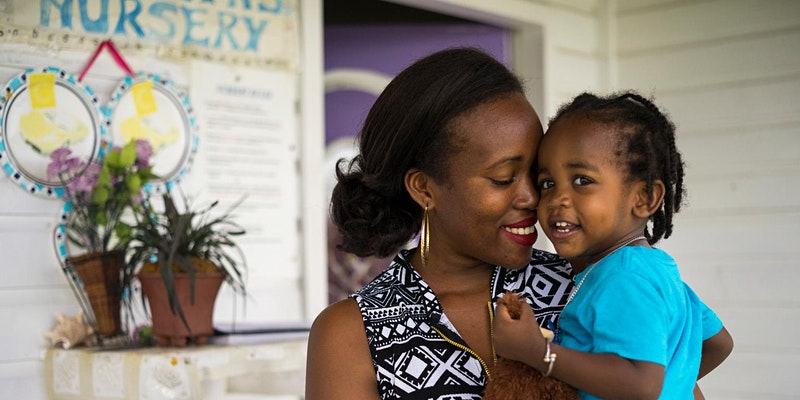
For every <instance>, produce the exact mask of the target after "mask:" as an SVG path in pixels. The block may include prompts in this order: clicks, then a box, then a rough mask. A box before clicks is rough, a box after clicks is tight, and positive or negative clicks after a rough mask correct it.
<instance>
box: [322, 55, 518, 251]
mask: <svg viewBox="0 0 800 400" xmlns="http://www.w3.org/2000/svg"><path fill="white" fill-rule="evenodd" d="M511 93H523V89H522V84H521V83H520V81H519V79H518V78H517V77H516V76H515V75H514V74H513V73H512V72H510V71H509V70H508V68H506V67H505V66H504V65H503V64H502V63H500V62H498V61H497V60H495V59H494V58H492V57H491V56H489V55H487V54H486V53H484V52H482V51H480V50H477V49H473V48H451V49H447V50H443V51H439V52H436V53H433V54H431V55H429V56H426V57H424V58H421V59H419V60H417V61H416V62H414V63H413V64H412V65H411V66H409V67H408V68H406V69H405V70H403V71H402V72H400V74H398V75H397V76H396V77H395V78H394V79H393V80H392V81H391V82H390V83H389V85H388V86H387V87H386V89H385V90H384V91H383V92H382V93H381V95H380V96H378V99H377V100H376V101H375V104H374V105H373V106H372V108H371V109H370V110H369V113H368V114H367V118H366V120H365V121H364V125H363V127H362V129H361V133H360V135H359V154H358V155H357V156H356V157H355V158H353V160H352V161H351V162H350V163H346V162H345V160H339V162H338V164H337V168H336V177H337V179H338V183H337V184H336V187H335V188H334V189H333V194H332V196H331V217H332V218H333V222H334V223H335V224H336V226H337V228H338V229H339V232H340V233H341V235H342V243H341V244H340V245H339V248H340V249H341V250H344V251H346V252H349V253H353V254H356V255H358V256H361V257H365V256H371V255H377V256H380V257H386V256H388V255H391V254H392V253H394V252H396V251H397V250H398V249H399V248H401V247H402V246H403V245H404V244H406V243H407V242H408V241H409V240H411V239H412V238H413V237H414V235H415V234H416V233H417V231H419V228H420V224H421V220H422V213H423V210H422V208H421V207H420V206H419V205H418V204H417V203H416V202H414V200H413V199H412V198H411V196H410V195H409V193H408V191H407V190H406V187H405V183H404V179H405V174H406V172H407V171H408V170H410V169H412V168H417V169H419V170H420V171H422V172H424V173H425V174H427V175H429V176H431V177H432V178H433V179H434V180H435V181H437V182H446V181H447V179H448V178H449V176H450V174H449V167H450V165H449V160H450V159H451V158H452V157H453V155H455V154H458V152H459V151H461V146H462V144H460V143H462V142H460V141H459V140H458V137H457V132H456V130H457V126H456V125H457V124H454V123H453V121H454V120H455V119H456V118H458V117H459V116H462V115H464V114H465V113H467V112H469V111H471V110H473V109H475V108H476V107H477V106H479V105H481V104H484V103H486V102H489V101H491V100H494V99H496V98H499V97H502V96H505V95H509V94H511ZM486 134H491V132H486Z"/></svg>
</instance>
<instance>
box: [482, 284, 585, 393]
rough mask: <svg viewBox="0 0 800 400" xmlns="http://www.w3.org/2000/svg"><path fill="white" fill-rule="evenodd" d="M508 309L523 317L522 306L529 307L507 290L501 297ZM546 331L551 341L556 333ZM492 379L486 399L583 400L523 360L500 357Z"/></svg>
mask: <svg viewBox="0 0 800 400" xmlns="http://www.w3.org/2000/svg"><path fill="white" fill-rule="evenodd" d="M497 302H498V303H500V304H503V305H504V306H506V308H508V313H509V314H510V315H511V318H513V319H519V316H520V312H521V310H522V307H523V306H525V307H527V306H528V303H526V302H525V301H524V300H522V298H521V297H520V296H519V295H518V294H516V293H513V292H506V294H505V295H503V297H501V298H499V299H498V300H497ZM542 334H543V335H544V336H545V337H546V338H548V340H551V339H552V338H553V332H552V331H550V330H548V329H542ZM491 377H492V379H491V380H489V381H488V382H487V383H486V389H485V390H484V392H483V400H516V399H526V400H573V399H574V400H580V396H578V392H576V391H575V389H574V388H572V387H571V386H569V385H567V384H566V383H564V382H561V381H559V380H557V379H554V378H552V377H549V376H542V373H541V372H539V371H538V370H537V369H535V368H533V367H531V366H529V365H527V364H525V363H521V362H519V361H513V360H507V359H504V358H500V359H498V360H497V362H496V363H495V365H494V367H493V368H492V370H491Z"/></svg>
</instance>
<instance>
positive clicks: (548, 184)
mask: <svg viewBox="0 0 800 400" xmlns="http://www.w3.org/2000/svg"><path fill="white" fill-rule="evenodd" d="M554 185H555V183H554V182H553V181H552V180H551V179H543V180H541V181H539V187H540V188H541V189H543V190H544V189H550V188H552V187H553V186H554Z"/></svg>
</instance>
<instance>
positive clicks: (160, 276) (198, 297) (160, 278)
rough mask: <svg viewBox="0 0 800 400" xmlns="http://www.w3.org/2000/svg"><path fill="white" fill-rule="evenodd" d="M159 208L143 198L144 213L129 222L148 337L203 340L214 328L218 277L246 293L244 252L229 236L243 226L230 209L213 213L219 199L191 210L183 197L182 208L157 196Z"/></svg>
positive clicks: (162, 341)
mask: <svg viewBox="0 0 800 400" xmlns="http://www.w3.org/2000/svg"><path fill="white" fill-rule="evenodd" d="M162 200H163V204H162V205H161V206H162V208H163V211H161V212H156V211H155V207H153V204H152V203H151V202H150V200H146V205H147V207H146V208H147V210H148V211H147V212H144V213H142V214H140V215H138V216H137V221H136V223H135V225H133V226H131V227H130V242H129V246H128V251H129V255H130V258H129V261H128V262H129V264H130V265H131V266H133V267H136V266H138V265H140V264H141V265H142V267H141V268H140V270H139V272H138V273H137V274H136V276H137V277H138V279H139V281H140V282H141V284H142V292H143V293H144V297H145V298H146V299H147V303H148V304H149V310H150V315H151V317H152V321H153V336H154V339H155V340H156V343H158V344H159V345H161V346H166V345H173V346H185V345H186V344H187V343H188V342H192V343H195V344H204V343H205V342H206V341H207V339H208V336H210V335H211V334H212V333H213V321H212V318H213V311H214V301H215V299H216V296H217V292H218V290H219V288H220V286H221V284H222V282H223V281H226V282H228V283H229V284H230V285H231V287H232V288H233V289H234V291H235V292H236V293H238V294H241V295H244V294H245V284H244V275H243V274H244V271H245V270H246V262H245V258H244V254H243V252H242V251H241V249H240V248H239V246H238V245H237V244H236V243H235V242H234V241H233V237H234V236H239V235H243V234H244V233H245V231H244V229H243V228H242V227H241V226H239V225H238V224H236V223H235V222H233V220H232V217H231V212H232V210H233V209H234V208H235V207H236V206H237V205H238V203H237V204H236V205H234V206H233V207H232V208H231V209H230V210H228V211H227V212H224V213H222V214H219V215H215V213H214V211H215V207H216V206H217V205H218V202H214V203H212V204H211V205H210V206H208V207H207V208H204V209H201V210H193V209H192V208H191V206H190V205H189V204H188V202H187V201H186V198H185V197H184V198H183V200H184V201H183V204H182V210H180V209H179V208H178V206H177V205H176V204H175V201H174V199H173V197H172V195H171V194H170V193H169V192H167V193H165V194H163V196H162Z"/></svg>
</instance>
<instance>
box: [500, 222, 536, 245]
mask: <svg viewBox="0 0 800 400" xmlns="http://www.w3.org/2000/svg"><path fill="white" fill-rule="evenodd" d="M502 230H503V233H505V234H506V235H508V237H509V238H510V239H511V240H513V241H514V243H517V244H519V245H521V246H526V247H530V246H533V244H534V243H536V239H537V238H538V237H539V233H538V232H536V218H527V219H524V220H522V221H519V222H515V223H513V224H511V225H505V226H503V229H502Z"/></svg>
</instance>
